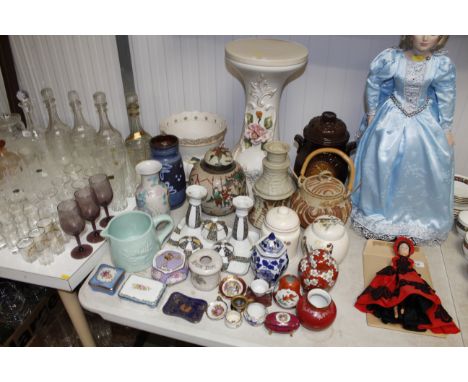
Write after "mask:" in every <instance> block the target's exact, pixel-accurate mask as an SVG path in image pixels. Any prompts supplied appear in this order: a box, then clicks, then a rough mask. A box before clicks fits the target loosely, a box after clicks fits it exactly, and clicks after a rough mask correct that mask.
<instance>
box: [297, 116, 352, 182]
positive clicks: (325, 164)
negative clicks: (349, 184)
mask: <svg viewBox="0 0 468 382" xmlns="http://www.w3.org/2000/svg"><path fill="white" fill-rule="evenodd" d="M294 140H295V141H296V142H297V144H298V149H297V156H296V161H295V162H294V173H295V174H296V175H297V176H299V173H300V172H301V167H302V164H303V163H304V161H305V159H306V157H307V155H309V154H310V153H311V152H312V151H315V150H317V149H320V148H324V147H332V148H336V149H338V150H341V151H343V152H344V153H346V154H347V155H350V152H351V151H352V150H354V149H355V148H356V142H348V141H349V132H348V129H347V128H346V124H345V123H344V122H343V121H342V120H341V119H339V118H337V116H336V114H335V113H334V112H332V111H325V112H323V113H322V115H320V116H317V117H314V118H312V119H311V120H310V122H309V123H308V125H307V126H306V127H304V131H303V136H301V135H299V134H297V135H296V136H295V137H294ZM321 171H329V172H330V173H331V174H332V176H334V177H335V178H338V179H339V180H340V181H341V182H342V183H345V182H346V179H347V176H348V166H347V163H346V162H345V161H344V160H343V159H342V158H340V157H339V156H337V155H335V154H333V153H323V154H321V155H318V156H317V157H315V158H314V159H313V160H311V161H310V163H309V165H308V166H307V169H306V171H305V175H306V176H310V175H318V174H319V173H320V172H321Z"/></svg>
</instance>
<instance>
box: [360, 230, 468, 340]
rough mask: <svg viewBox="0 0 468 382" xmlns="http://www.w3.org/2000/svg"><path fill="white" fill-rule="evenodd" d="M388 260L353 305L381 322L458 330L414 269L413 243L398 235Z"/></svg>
mask: <svg viewBox="0 0 468 382" xmlns="http://www.w3.org/2000/svg"><path fill="white" fill-rule="evenodd" d="M393 249H394V252H395V256H394V257H393V259H392V264H391V265H389V266H387V267H385V268H383V269H382V270H380V271H379V272H377V274H376V276H375V277H374V279H373V280H372V281H371V283H370V284H369V286H368V287H367V288H366V289H365V290H364V292H362V294H361V295H360V296H359V297H358V299H357V301H356V304H355V305H354V306H355V307H356V308H357V309H359V310H360V311H361V312H364V313H372V314H373V315H374V316H376V317H378V318H380V319H381V320H382V322H384V323H397V324H401V326H402V327H403V328H405V329H407V330H413V331H418V332H421V331H425V330H427V329H429V330H431V331H432V332H433V333H445V334H450V333H458V332H459V331H460V330H459V329H458V328H457V326H456V325H455V324H454V323H453V321H452V317H450V315H449V314H448V313H447V311H446V310H445V309H444V307H443V306H442V304H441V301H440V298H439V297H438V296H437V295H436V293H435V291H434V290H433V289H432V288H431V287H430V286H429V284H428V283H427V282H426V281H425V280H424V279H423V278H422V277H421V275H420V274H419V273H417V272H416V271H415V270H414V267H413V265H414V261H413V260H411V259H410V256H411V255H412V254H413V253H414V244H413V242H412V241H411V239H409V238H407V237H401V236H400V237H398V238H397V240H396V241H395V244H394V246H393Z"/></svg>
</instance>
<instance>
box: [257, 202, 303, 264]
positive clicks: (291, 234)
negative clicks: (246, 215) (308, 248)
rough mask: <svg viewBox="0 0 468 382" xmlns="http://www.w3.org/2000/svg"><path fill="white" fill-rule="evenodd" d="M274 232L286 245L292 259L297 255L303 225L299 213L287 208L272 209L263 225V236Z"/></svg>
mask: <svg viewBox="0 0 468 382" xmlns="http://www.w3.org/2000/svg"><path fill="white" fill-rule="evenodd" d="M270 232H274V233H275V235H276V237H278V238H279V239H281V240H282V241H283V243H284V245H286V248H287V250H288V255H289V257H290V258H292V257H294V256H295V255H296V253H297V246H298V244H299V236H300V235H301V224H300V221H299V216H297V213H296V212H295V211H294V210H292V209H291V208H288V207H286V206H280V207H275V208H272V209H271V210H270V211H268V213H267V214H266V217H265V220H264V221H263V225H262V235H263V236H264V235H267V234H268V233H270Z"/></svg>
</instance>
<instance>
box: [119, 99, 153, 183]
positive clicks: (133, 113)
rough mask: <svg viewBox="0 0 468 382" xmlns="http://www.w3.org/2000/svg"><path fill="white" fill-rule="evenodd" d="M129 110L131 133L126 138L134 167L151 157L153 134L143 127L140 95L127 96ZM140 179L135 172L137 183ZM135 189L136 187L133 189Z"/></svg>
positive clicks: (126, 145)
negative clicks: (139, 101) (139, 102)
mask: <svg viewBox="0 0 468 382" xmlns="http://www.w3.org/2000/svg"><path fill="white" fill-rule="evenodd" d="M127 112H128V120H129V125H130V135H129V136H128V137H127V138H126V139H125V148H126V149H127V154H128V159H129V161H130V165H131V167H132V168H135V166H136V165H137V164H138V163H140V162H142V161H144V160H147V159H150V144H149V142H150V140H151V136H150V135H149V134H148V133H147V132H146V131H145V130H144V129H143V126H142V125H141V122H140V106H139V104H138V96H137V95H136V94H130V95H128V96H127ZM139 181H140V179H139V176H138V175H137V174H136V173H135V182H134V183H135V185H136V184H138V183H139ZM132 190H133V191H135V188H133V189H132Z"/></svg>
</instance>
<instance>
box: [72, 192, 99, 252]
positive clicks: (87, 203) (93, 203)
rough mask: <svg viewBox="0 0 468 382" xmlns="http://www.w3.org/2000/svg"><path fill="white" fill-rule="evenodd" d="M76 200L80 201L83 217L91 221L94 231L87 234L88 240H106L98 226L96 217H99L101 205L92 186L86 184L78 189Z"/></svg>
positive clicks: (96, 241)
mask: <svg viewBox="0 0 468 382" xmlns="http://www.w3.org/2000/svg"><path fill="white" fill-rule="evenodd" d="M75 200H76V202H77V203H78V207H79V209H80V214H81V217H82V218H83V219H85V220H87V221H89V222H90V223H91V225H92V226H93V231H92V232H90V233H89V234H88V236H86V240H88V242H90V243H99V242H101V241H103V240H104V238H103V237H102V236H101V231H100V230H98V229H97V228H96V223H95V221H96V219H97V218H98V217H99V213H100V211H101V207H99V204H98V200H97V197H96V194H95V193H94V190H93V189H92V188H91V187H90V186H85V187H83V188H81V189H79V190H78V191H75Z"/></svg>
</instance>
